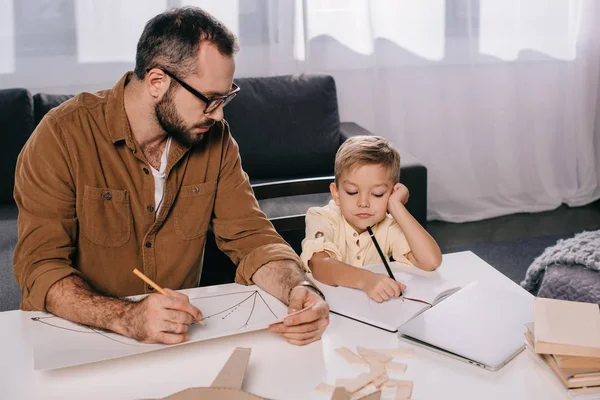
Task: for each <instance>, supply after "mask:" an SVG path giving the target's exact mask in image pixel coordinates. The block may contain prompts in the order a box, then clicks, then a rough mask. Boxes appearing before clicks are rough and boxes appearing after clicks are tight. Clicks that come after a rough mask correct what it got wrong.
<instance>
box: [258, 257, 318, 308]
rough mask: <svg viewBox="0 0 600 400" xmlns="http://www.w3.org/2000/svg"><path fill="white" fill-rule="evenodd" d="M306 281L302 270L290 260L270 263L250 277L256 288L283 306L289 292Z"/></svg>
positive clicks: (287, 299)
mask: <svg viewBox="0 0 600 400" xmlns="http://www.w3.org/2000/svg"><path fill="white" fill-rule="evenodd" d="M306 279H308V278H307V277H306V275H305V274H304V272H303V270H302V268H301V267H300V266H299V265H298V264H297V263H296V262H295V261H292V260H281V261H271V262H269V263H267V264H265V265H263V266H262V267H261V268H259V269H258V270H257V271H256V272H255V273H254V275H252V281H253V282H254V283H255V284H256V285H257V286H258V287H260V288H261V289H263V290H264V291H266V292H268V293H270V294H272V295H273V296H275V297H277V298H278V299H279V300H281V301H282V302H284V303H285V304H288V302H289V295H290V290H292V288H294V287H295V286H297V285H298V283H300V282H302V281H303V280H306Z"/></svg>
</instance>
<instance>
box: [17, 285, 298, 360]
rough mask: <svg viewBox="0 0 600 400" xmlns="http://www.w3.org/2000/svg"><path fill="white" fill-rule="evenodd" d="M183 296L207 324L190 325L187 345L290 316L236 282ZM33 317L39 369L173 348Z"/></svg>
mask: <svg viewBox="0 0 600 400" xmlns="http://www.w3.org/2000/svg"><path fill="white" fill-rule="evenodd" d="M181 292H182V293H185V294H186V295H188V296H189V298H190V302H191V303H192V304H193V305H194V306H196V307H198V308H199V309H200V311H202V314H203V316H204V321H205V322H206V326H202V325H200V324H194V325H191V326H190V330H189V331H188V334H189V335H190V340H189V341H188V342H186V343H193V342H198V341H202V340H208V339H214V338H219V337H224V336H231V335H236V334H240V333H244V332H251V331H256V330H260V329H265V328H267V327H268V326H269V325H270V324H272V323H274V322H277V321H279V320H281V319H282V318H283V317H285V316H286V315H287V307H286V306H285V305H284V304H283V303H282V302H280V301H279V300H278V299H276V298H275V297H273V296H271V295H270V294H268V293H266V292H264V291H263V290H261V289H260V288H258V287H257V286H243V285H238V284H234V283H232V284H226V285H217V286H208V287H201V288H194V289H188V290H182V291H181ZM27 316H28V317H29V318H28V319H27V324H28V329H29V330H30V333H31V337H32V338H33V343H34V348H33V356H34V369H35V370H46V369H56V368H64V367H69V366H74V365H80V364H87V363H92V362H96V361H101V360H108V359H111V358H118V357H124V356H128V355H132V354H139V353H145V352H149V351H154V350H160V349H163V348H166V347H170V346H173V345H159V344H143V343H139V342H137V341H135V340H133V339H129V338H126V337H124V336H121V335H117V334H115V333H109V332H104V331H100V330H97V329H92V328H88V327H85V326H82V325H78V324H74V323H72V322H69V321H66V320H64V319H62V318H58V317H55V316H53V315H52V314H47V313H43V312H31V313H28V315H27ZM186 343H183V344H181V345H184V344H186Z"/></svg>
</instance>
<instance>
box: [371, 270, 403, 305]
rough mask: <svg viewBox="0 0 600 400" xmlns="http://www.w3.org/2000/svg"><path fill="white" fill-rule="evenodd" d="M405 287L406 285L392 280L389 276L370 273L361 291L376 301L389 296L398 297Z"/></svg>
mask: <svg viewBox="0 0 600 400" xmlns="http://www.w3.org/2000/svg"><path fill="white" fill-rule="evenodd" d="M404 289H406V285H404V284H402V283H400V282H398V281H395V280H393V279H392V278H390V277H389V276H385V275H382V274H376V273H371V274H370V275H369V277H368V278H367V280H366V281H365V283H364V287H363V291H365V292H366V293H367V295H368V296H369V297H370V298H372V299H373V300H375V301H376V302H378V303H381V302H383V301H385V300H387V299H389V298H391V297H398V296H400V293H402V291H403V290H404Z"/></svg>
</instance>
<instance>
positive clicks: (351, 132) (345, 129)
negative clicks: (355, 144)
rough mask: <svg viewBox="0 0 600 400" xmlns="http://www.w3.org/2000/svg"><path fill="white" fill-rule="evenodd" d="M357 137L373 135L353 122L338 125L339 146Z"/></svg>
mask: <svg viewBox="0 0 600 400" xmlns="http://www.w3.org/2000/svg"><path fill="white" fill-rule="evenodd" d="M359 135H371V136H372V135H373V133H372V132H371V131H369V130H367V129H365V128H363V127H362V126H360V125H358V124H356V123H354V122H341V123H340V136H341V137H340V144H342V143H344V142H345V141H346V140H348V139H350V138H351V137H353V136H359Z"/></svg>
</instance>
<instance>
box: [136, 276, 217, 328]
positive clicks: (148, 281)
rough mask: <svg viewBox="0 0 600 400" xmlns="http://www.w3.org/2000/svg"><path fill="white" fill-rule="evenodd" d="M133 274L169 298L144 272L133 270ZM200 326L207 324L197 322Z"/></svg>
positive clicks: (200, 321)
mask: <svg viewBox="0 0 600 400" xmlns="http://www.w3.org/2000/svg"><path fill="white" fill-rule="evenodd" d="M133 273H134V274H136V275H137V276H138V277H139V278H140V279H141V280H143V281H144V282H146V283H147V284H148V285H150V286H152V287H153V288H154V289H156V291H157V292H158V293H160V294H162V295H163V296H168V294H167V292H165V291H164V289H163V288H161V287H160V286H158V284H157V283H156V282H154V281H153V280H152V279H150V278H148V277H147V276H146V275H144V273H143V272H142V271H140V270H139V269H137V268H134V269H133ZM196 321H197V322H198V323H199V324H202V325H204V326H206V323H205V322H204V321H202V320H196Z"/></svg>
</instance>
